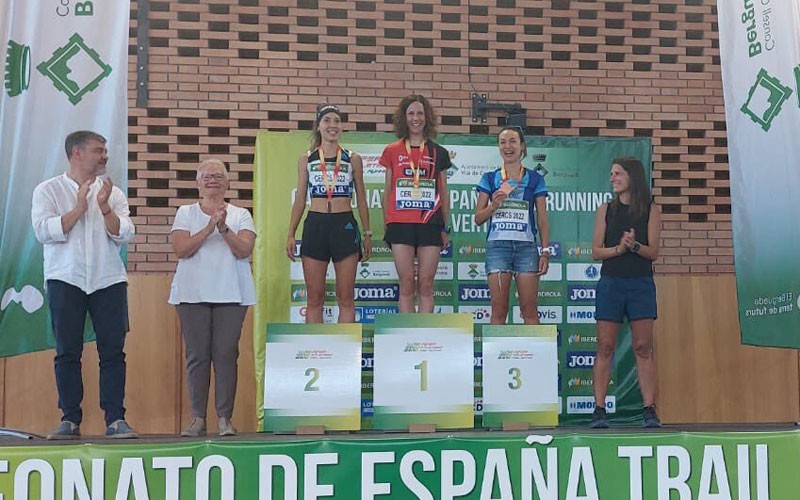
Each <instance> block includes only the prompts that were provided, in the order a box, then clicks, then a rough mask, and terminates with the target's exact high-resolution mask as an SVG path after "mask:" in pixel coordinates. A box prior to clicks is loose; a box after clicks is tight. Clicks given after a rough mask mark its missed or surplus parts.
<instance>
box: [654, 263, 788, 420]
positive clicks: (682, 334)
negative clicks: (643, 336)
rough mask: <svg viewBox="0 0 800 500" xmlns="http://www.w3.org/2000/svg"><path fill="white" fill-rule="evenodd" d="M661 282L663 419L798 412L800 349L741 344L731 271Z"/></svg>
mask: <svg viewBox="0 0 800 500" xmlns="http://www.w3.org/2000/svg"><path fill="white" fill-rule="evenodd" d="M657 285H658V307H659V319H658V321H656V348H655V349H656V360H657V363H658V390H659V396H658V403H659V406H660V412H661V416H662V419H663V420H664V422H666V423H705V422H713V423H728V422H735V423H750V422H752V423H755V422H794V421H797V420H798V416H800V410H799V409H798V401H799V400H798V394H800V392H798V354H797V351H795V350H793V349H774V348H765V347H753V346H746V345H742V344H741V342H740V338H739V320H738V312H737V306H736V281H735V278H734V276H733V275H719V276H675V275H669V276H660V277H658V278H657Z"/></svg>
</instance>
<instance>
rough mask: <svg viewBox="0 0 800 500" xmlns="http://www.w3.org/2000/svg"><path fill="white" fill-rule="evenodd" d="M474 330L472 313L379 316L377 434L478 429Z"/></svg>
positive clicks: (376, 395) (376, 324)
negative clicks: (397, 431) (385, 432)
mask: <svg viewBox="0 0 800 500" xmlns="http://www.w3.org/2000/svg"><path fill="white" fill-rule="evenodd" d="M472 325H473V321H472V315H471V314H469V313H461V314H386V315H379V316H378V317H376V319H375V337H374V353H375V354H374V357H375V366H374V372H373V377H374V385H373V391H374V392H373V408H374V414H373V426H374V427H375V428H376V429H382V430H410V431H412V432H414V431H433V430H436V429H467V428H472V427H473V426H474V412H473V405H474V393H473V379H474V376H473V326H472Z"/></svg>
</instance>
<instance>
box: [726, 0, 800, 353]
mask: <svg viewBox="0 0 800 500" xmlns="http://www.w3.org/2000/svg"><path fill="white" fill-rule="evenodd" d="M717 8H718V10H719V38H720V56H721V62H722V84H723V89H724V93H725V121H726V124H727V129H728V161H729V163H730V169H731V175H730V178H731V210H732V220H733V247H734V259H735V262H736V288H737V294H738V299H739V323H740V325H741V336H742V342H743V343H745V344H753V345H764V346H776V347H795V348H798V347H800V267H798V266H797V265H795V262H796V261H795V259H796V258H797V251H798V249H800V231H797V228H796V227H795V226H794V224H795V222H796V221H797V220H798V219H800V205H798V203H797V193H798V190H800V140H798V131H800V0H782V1H776V0H761V1H753V2H747V1H746V2H744V3H742V2H738V3H736V2H725V1H722V0H719V1H718V2H717Z"/></svg>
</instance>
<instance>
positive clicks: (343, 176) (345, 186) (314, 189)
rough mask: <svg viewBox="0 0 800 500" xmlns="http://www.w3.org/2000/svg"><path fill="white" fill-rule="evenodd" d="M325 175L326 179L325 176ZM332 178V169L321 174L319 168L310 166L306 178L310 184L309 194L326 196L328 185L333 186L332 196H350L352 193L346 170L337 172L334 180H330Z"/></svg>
mask: <svg viewBox="0 0 800 500" xmlns="http://www.w3.org/2000/svg"><path fill="white" fill-rule="evenodd" d="M326 175H327V179H326V178H325V176H326ZM333 180H334V179H333V171H332V170H329V171H327V172H325V174H323V173H322V172H321V171H320V170H318V169H317V170H315V169H313V168H312V169H311V173H310V174H309V178H308V181H309V184H310V186H311V196H315V197H316V196H326V195H327V194H328V186H329V185H330V186H331V187H332V188H333V196H350V195H351V194H352V187H351V185H350V177H349V175H348V173H347V172H339V175H338V176H336V180H335V182H331V181H333Z"/></svg>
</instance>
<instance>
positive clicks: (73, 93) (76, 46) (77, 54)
mask: <svg viewBox="0 0 800 500" xmlns="http://www.w3.org/2000/svg"><path fill="white" fill-rule="evenodd" d="M36 69H38V70H39V72H40V73H41V74H43V75H44V76H46V77H48V78H50V80H52V81H53V85H55V87H56V88H57V89H58V90H60V91H61V92H64V93H65V94H67V96H68V97H69V102H71V103H72V104H78V103H79V102H81V100H82V99H83V96H84V95H86V94H88V93H89V92H91V91H93V90H94V89H96V88H97V86H98V85H99V84H100V82H101V81H102V80H103V79H104V78H105V77H107V76H108V75H110V74H111V66H109V65H108V64H106V63H104V62H103V60H102V59H100V56H98V55H97V52H95V51H94V50H93V49H91V48H90V47H89V46H87V45H86V42H84V41H83V38H81V36H80V35H79V34H77V33H75V34H74V35H72V36H71V37H70V38H69V43H67V44H66V45H64V46H63V47H61V48H59V49H57V50H56V51H55V52H53V56H52V57H51V58H50V60H48V61H45V62H43V63H41V64H39V65H38V66H37V67H36Z"/></svg>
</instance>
